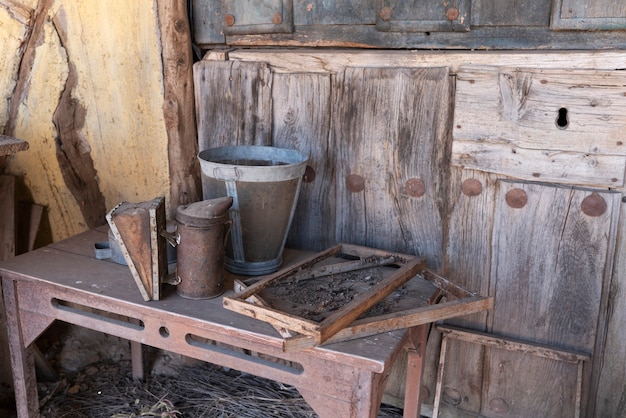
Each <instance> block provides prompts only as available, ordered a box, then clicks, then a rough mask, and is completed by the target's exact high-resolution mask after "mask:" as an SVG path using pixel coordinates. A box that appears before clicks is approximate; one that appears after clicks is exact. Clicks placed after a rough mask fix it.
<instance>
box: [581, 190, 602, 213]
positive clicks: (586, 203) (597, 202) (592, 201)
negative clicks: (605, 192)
mask: <svg viewBox="0 0 626 418" xmlns="http://www.w3.org/2000/svg"><path fill="white" fill-rule="evenodd" d="M580 209H581V210H582V211H583V213H584V214H585V215H587V216H600V215H602V214H603V213H604V212H606V201H605V200H604V199H603V198H602V196H600V195H599V194H598V193H591V194H590V195H589V196H587V197H585V198H584V199H583V201H582V203H581V204H580Z"/></svg>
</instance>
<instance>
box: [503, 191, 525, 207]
mask: <svg viewBox="0 0 626 418" xmlns="http://www.w3.org/2000/svg"><path fill="white" fill-rule="evenodd" d="M506 203H507V205H509V206H510V207H512V208H514V209H520V208H523V207H524V206H526V203H528V196H527V195H526V192H525V191H524V190H522V189H512V190H509V191H508V192H507V193H506Z"/></svg>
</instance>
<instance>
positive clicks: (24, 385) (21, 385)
mask: <svg viewBox="0 0 626 418" xmlns="http://www.w3.org/2000/svg"><path fill="white" fill-rule="evenodd" d="M14 286H15V282H14V281H13V280H10V279H2V293H3V297H4V309H5V311H6V320H7V328H8V331H9V350H10V352H11V371H12V372H13V390H14V392H15V405H16V407H17V416H18V417H19V418H28V417H37V416H39V397H38V394H37V377H36V374H35V353H34V350H33V348H32V347H24V345H23V343H22V341H24V339H23V338H22V326H21V324H20V316H19V315H20V314H19V309H18V301H17V295H16V291H15V287H14Z"/></svg>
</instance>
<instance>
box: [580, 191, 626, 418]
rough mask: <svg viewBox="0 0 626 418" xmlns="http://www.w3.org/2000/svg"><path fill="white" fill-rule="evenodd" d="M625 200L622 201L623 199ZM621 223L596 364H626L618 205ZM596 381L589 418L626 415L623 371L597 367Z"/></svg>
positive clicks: (624, 226) (623, 233)
mask: <svg viewBox="0 0 626 418" xmlns="http://www.w3.org/2000/svg"><path fill="white" fill-rule="evenodd" d="M622 199H624V197H622ZM619 217H620V223H619V230H618V232H617V246H616V250H615V256H616V258H615V262H614V263H613V266H614V267H613V268H614V270H613V277H612V280H611V287H610V291H609V294H608V297H609V298H610V303H611V305H610V307H611V309H610V310H609V312H608V313H607V324H606V339H605V345H604V346H602V347H598V348H596V350H595V353H596V354H595V356H594V357H595V358H596V359H597V362H598V363H599V364H605V365H610V364H614V365H615V364H626V350H624V330H625V329H626V204H621V205H620V215H619ZM593 375H594V376H593V380H594V381H597V385H595V387H597V390H596V391H595V392H592V394H593V393H595V399H590V402H589V404H590V406H591V405H593V406H594V407H595V410H594V409H593V408H589V409H588V410H587V413H588V416H598V417H619V416H624V415H626V405H625V404H624V402H622V401H621V400H623V399H626V386H625V385H624V382H626V369H625V368H624V367H601V368H600V367H599V368H596V370H594V373H593Z"/></svg>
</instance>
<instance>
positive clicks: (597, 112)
mask: <svg viewBox="0 0 626 418" xmlns="http://www.w3.org/2000/svg"><path fill="white" fill-rule="evenodd" d="M370 54H371V56H370ZM212 56H214V57H216V56H217V57H222V58H226V54H222V55H220V54H212ZM387 58H389V59H387ZM497 58H498V59H495V61H498V60H500V61H501V62H502V63H504V64H507V63H512V62H516V63H522V64H523V66H525V67H526V68H529V71H527V72H519V71H518V72H513V73H511V69H506V68H504V67H501V68H500V69H497V68H495V67H490V68H483V69H484V71H482V70H481V69H480V68H469V69H468V70H465V69H464V68H462V64H463V63H467V62H470V61H472V60H474V61H476V62H477V63H479V64H484V63H485V62H487V61H494V58H493V57H492V58H489V57H487V56H483V55H481V54H478V55H475V54H473V55H467V56H464V55H463V54H459V55H455V54H443V55H442V56H440V57H439V59H438V60H437V59H435V57H433V56H430V55H429V54H424V55H419V56H413V55H411V54H401V53H397V52H393V53H381V54H376V53H367V52H363V53H359V54H350V53H347V54H338V53H333V52H324V51H322V52H319V53H313V54H311V53H307V52H303V53H298V52H294V51H290V52H286V53H284V54H281V53H272V52H267V51H266V53H264V54H259V53H258V52H257V51H249V52H239V51H234V52H231V53H230V59H231V61H225V62H223V61H202V62H200V63H197V64H196V65H195V68H194V74H195V79H196V83H197V85H196V103H198V104H199V106H198V108H199V109H198V124H199V133H200V139H199V141H200V144H201V148H203V147H205V148H206V147H211V146H219V145H225V144H271V145H274V146H283V147H288V148H297V149H300V150H303V151H305V152H307V153H309V155H310V161H309V167H308V168H307V175H305V182H304V183H303V189H302V194H301V197H300V202H299V206H298V210H297V213H296V217H295V219H294V224H293V228H292V231H291V233H290V238H289V245H291V246H294V247H299V248H309V249H316V250H319V249H322V248H326V247H327V246H329V245H331V244H333V243H335V242H338V241H345V242H353V243H358V244H363V245H369V246H375V247H380V248H387V249H393V250H397V251H406V252H411V253H415V254H419V255H423V256H426V257H427V258H428V260H429V263H430V264H431V265H432V266H435V267H436V268H437V269H439V270H440V271H441V272H442V273H443V274H444V275H446V276H447V277H450V278H451V279H453V280H454V281H455V282H457V283H459V284H462V285H464V286H466V287H468V288H470V289H472V290H474V291H477V292H479V293H481V294H490V295H494V296H496V299H497V300H496V307H495V309H494V311H493V312H490V313H481V314H475V315H471V316H468V317H463V318H457V319H455V320H452V321H449V322H450V323H453V324H455V325H460V326H463V327H467V328H471V329H475V330H479V331H487V332H496V333H501V334H503V335H506V336H512V337H517V338H522V339H527V340H529V341H530V342H539V343H549V344H553V345H556V346H559V347H563V348H566V349H570V350H579V351H583V352H586V353H592V354H593V353H595V354H594V355H593V358H592V362H590V363H588V364H586V365H585V369H584V370H585V372H584V398H583V401H584V404H583V405H584V409H583V411H582V416H596V411H602V413H603V414H605V416H616V415H612V414H616V413H617V414H619V413H620V412H619V411H622V412H623V411H624V407H623V405H622V403H623V402H622V403H620V401H618V400H614V401H609V399H613V395H614V394H613V391H612V389H609V388H608V387H607V385H606V383H609V382H610V383H611V384H612V385H614V386H613V387H615V385H617V387H626V384H625V383H624V382H625V380H624V379H625V376H624V373H623V372H616V371H615V370H612V371H611V372H610V373H609V372H608V371H607V370H608V369H609V367H607V366H606V363H607V362H613V361H623V359H624V355H623V346H624V341H623V337H620V336H619V331H618V330H619V329H620V328H619V326H620V324H621V322H620V321H621V320H620V319H618V318H616V313H615V312H614V311H613V309H617V311H618V312H623V311H624V310H626V308H624V307H623V306H622V304H620V302H619V300H618V299H616V298H617V297H618V295H620V294H622V293H623V285H620V283H621V282H623V279H622V278H620V277H619V273H615V276H612V274H613V259H614V254H615V246H616V243H618V242H619V240H620V237H621V236H622V235H623V233H622V234H621V235H618V234H617V226H618V221H619V219H620V216H619V215H620V208H619V204H620V201H621V200H620V199H621V193H619V192H613V191H609V190H607V188H611V187H618V188H621V187H622V186H623V167H622V170H621V171H619V172H615V173H613V175H611V172H612V171H615V170H614V168H607V166H606V165H605V164H595V165H594V164H587V165H585V167H584V170H586V171H585V172H584V173H583V174H582V175H583V177H580V178H581V179H582V184H586V185H588V186H585V187H581V186H573V185H571V184H568V182H570V181H575V182H576V181H578V180H572V178H573V177H570V178H567V176H565V177H561V178H559V177H558V176H553V177H550V178H549V180H550V181H551V183H539V182H537V181H536V180H537V177H536V176H533V172H534V171H533V170H532V169H528V168H524V167H522V168H521V170H520V168H519V167H515V170H516V171H513V172H512V173H513V174H514V176H510V175H507V167H506V166H502V167H500V168H498V169H497V170H495V169H490V168H489V165H488V164H484V163H478V164H475V165H472V166H469V167H464V166H463V165H462V161H460V160H457V161H455V160H454V158H455V157H454V156H455V155H457V156H459V155H460V152H459V153H457V154H455V151H454V146H456V145H454V143H455V141H456V136H455V137H453V135H452V131H453V129H454V130H455V132H458V133H459V135H458V138H459V141H461V140H466V139H467V138H468V137H467V136H463V135H461V131H462V129H461V127H462V128H463V129H467V128H469V129H472V130H474V131H475V132H479V131H480V129H483V131H482V133H480V134H477V136H476V138H474V139H471V140H472V141H475V142H476V143H478V144H479V145H480V139H481V138H492V139H491V140H492V141H493V142H494V143H496V144H497V143H505V142H506V141H509V142H510V141H513V142H515V141H518V142H517V143H516V144H515V146H516V147H519V149H521V150H522V151H523V150H524V148H528V149H532V148H533V147H536V144H535V145H533V146H530V147H529V146H528V143H529V142H528V141H529V140H528V139H527V137H532V135H534V134H529V133H527V132H529V130H532V129H539V130H540V131H541V130H542V129H543V130H544V135H543V136H542V138H543V140H545V141H548V142H549V141H550V138H552V135H551V133H549V132H548V129H558V128H556V127H555V122H554V118H553V115H554V113H553V109H552V107H553V106H554V105H555V104H554V103H552V102H550V100H563V98H564V97H565V98H567V97H574V98H573V99H572V101H571V103H570V102H569V101H567V104H568V105H570V104H571V105H572V107H570V109H573V110H574V114H575V115H576V117H577V118H578V119H575V120H573V124H572V125H571V126H570V128H575V129H572V130H571V132H572V135H574V136H576V137H577V138H582V139H581V141H582V142H583V145H582V146H583V148H587V149H588V151H587V154H586V155H587V157H589V156H592V157H593V158H596V157H597V160H598V161H599V160H601V159H602V158H605V156H606V158H607V159H609V160H611V159H612V160H611V161H617V165H620V164H622V165H623V164H624V163H623V161H624V155H623V151H622V143H620V141H621V139H619V135H616V134H615V133H614V132H618V131H619V129H620V127H622V125H623V124H624V121H623V116H620V115H621V113H619V112H617V113H615V111H614V109H613V107H612V106H614V105H615V103H614V102H613V101H611V100H607V101H595V102H594V99H596V98H597V97H596V96H598V97H600V98H602V97H604V98H606V97H612V96H611V95H613V94H614V93H618V92H616V91H614V90H612V89H617V90H619V92H620V93H619V94H622V93H623V91H622V86H623V85H624V84H623V81H622V80H621V78H622V76H621V74H618V73H614V72H608V73H602V74H600V73H593V72H586V71H581V72H579V73H575V72H566V73H565V74H562V73H559V72H558V71H556V70H555V71H543V70H542V71H536V70H532V68H533V65H535V66H537V65H538V66H539V67H548V68H550V67H559V66H562V65H564V64H563V63H564V62H565V61H563V59H564V57H563V56H546V57H544V58H542V59H540V60H537V55H534V54H527V55H524V54H517V55H515V56H511V55H509V54H501V55H498V57H497ZM483 60H484V61H483ZM441 62H447V63H449V65H444V66H441V65H435V64H436V63H441ZM537 62H539V64H537ZM570 62H571V58H570ZM533 63H534V64H533ZM244 64H248V65H244ZM368 64H369V65H368ZM614 65H615V64H614V57H612V54H611V53H599V54H584V53H583V54H581V60H580V61H578V60H577V61H575V62H574V63H572V65H571V66H572V67H585V66H589V67H594V68H600V69H606V70H610V69H611V68H612V66H614ZM481 71H482V72H481ZM459 73H461V74H465V75H463V76H462V77H459ZM469 74H472V75H471V76H469ZM511 74H513V77H512V78H511ZM525 74H527V75H525ZM583 76H584V77H583ZM596 76H597V77H598V78H596V79H595V80H596V81H597V82H596V81H593V82H591V83H589V84H591V86H587V87H586V88H584V89H583V88H581V89H580V90H576V89H575V88H574V90H575V91H572V90H571V89H570V88H569V87H567V85H568V83H569V80H568V77H569V78H571V79H572V80H577V77H583V78H584V79H585V80H587V81H589V80H594V77H596ZM481 77H482V78H481ZM529 77H530V78H529ZM482 79H485V80H495V81H496V90H494V94H496V97H495V98H494V97H487V98H484V99H481V96H480V94H477V95H476V96H475V97H474V98H470V96H468V95H467V92H468V91H470V90H463V92H461V94H460V95H459V88H460V87H459V80H461V82H466V83H467V86H468V88H472V89H476V85H475V83H476V81H475V80H482ZM544 79H545V80H548V81H549V80H552V81H553V82H554V84H557V85H558V83H557V82H556V81H558V80H559V79H562V80H567V81H566V82H564V83H563V86H564V87H563V88H567V89H569V90H570V91H569V92H568V94H564V95H561V94H560V93H559V91H560V88H559V87H558V86H557V87H555V86H554V85H553V83H552V82H550V81H549V84H550V85H549V87H550V88H552V89H556V90H555V91H554V92H551V93H549V94H548V93H546V91H545V90H544V89H541V86H542V85H543V86H545V84H546V83H543V84H542V83H541V81H542V80H544ZM472 80H474V83H472V82H471V81H472ZM525 80H526V82H528V81H529V80H531V83H530V85H531V86H532V88H525V87H524V85H525V84H524V82H525ZM599 80H604V82H603V83H600V82H599ZM579 81H580V80H579ZM574 84H576V83H574ZM579 84H580V83H579ZM583 84H584V83H583ZM594 84H601V86H602V87H598V88H594V87H593V85H594ZM581 85H582V84H581ZM507 86H509V87H510V88H509V89H508V90H507V89H506V87H507ZM526 86H527V87H528V85H526ZM570 87H571V86H570ZM489 88H491V87H489ZM489 88H487V89H485V91H487V93H486V94H488V92H489ZM503 89H504V90H503ZM605 89H608V90H605ZM266 90H267V91H266ZM475 91H477V90H475ZM516 91H517V93H516V94H518V95H517V96H515V95H514V94H513V93H515V92H516ZM548 91H550V90H549V89H548ZM507 92H508V93H509V96H508V97H510V98H511V99H514V100H518V101H520V100H521V101H520V102H519V103H522V102H524V106H522V107H519V106H518V107H517V108H518V109H522V111H525V112H530V114H532V115H535V116H534V118H535V121H534V122H533V118H531V119H528V115H526V116H524V115H522V117H517V118H512V117H510V116H511V115H512V114H511V112H509V113H506V112H505V111H502V110H501V109H500V108H498V106H500V105H502V103H510V104H513V103H512V102H510V101H509V102H507V101H504V102H502V100H501V98H502V96H501V95H502V94H506V93H507ZM572 95H574V96H572ZM463 97H465V99H462V100H461V102H459V101H458V100H457V98H463ZM515 97H516V98H515ZM616 97H617V96H616ZM215 99H219V100H218V102H215ZM485 100H486V102H485ZM491 100H495V102H494V103H492V104H490V105H488V106H487V105H485V104H486V103H487V102H489V101H491ZM617 100H618V101H619V100H622V99H620V98H618V99H617ZM459 103H461V104H459ZM205 105H206V106H207V107H206V108H205V107H204V106H205ZM453 105H455V108H454V109H453V108H452V107H453ZM514 107H515V106H513V108H514ZM618 107H619V106H618ZM546 108H549V109H551V110H550V111H551V112H552V113H550V115H548V117H547V118H542V117H541V115H540V114H539V113H537V112H540V111H541V110H542V109H546ZM466 110H469V111H471V112H474V114H473V116H469V115H470V113H468V114H465V116H463V113H462V112H464V111H466ZM459 112H461V113H459ZM607 112H608V113H607ZM502 115H504V116H505V117H506V115H509V118H508V119H506V118H505V119H504V121H505V122H506V123H507V124H508V125H507V126H508V128H507V129H503V128H497V127H496V128H494V126H495V125H494V124H493V123H494V121H497V120H499V119H498V118H500V117H502ZM516 115H518V116H520V114H519V113H516ZM581 115H582V116H581ZM603 115H604V116H603ZM607 115H610V116H607ZM457 116H458V117H463V118H465V120H464V122H463V125H461V127H459V126H457V123H456V122H457V119H456V118H457ZM453 118H454V121H455V122H454V123H453ZM603 118H604V119H603ZM598 120H601V121H602V122H598ZM585 121H587V122H585ZM590 121H591V122H590ZM548 123H549V127H548V126H547V125H546V127H542V126H541V124H548ZM468 124H469V125H468ZM529 124H530V125H532V124H538V125H539V127H538V128H533V127H532V126H531V127H529V126H528V125H529ZM603 124H604V125H603ZM459 125H460V124H459ZM589 126H595V127H594V128H593V133H591V132H589V129H590V128H589ZM485 129H486V130H485ZM568 129H569V128H568ZM580 129H582V130H583V132H581V131H580ZM585 129H587V131H584V130H585ZM509 133H510V135H509ZM558 134H559V135H561V137H560V138H561V139H559V141H557V142H556V143H555V142H550V143H549V144H548V145H547V147H548V148H550V147H554V146H560V147H561V148H559V150H558V151H554V152H560V153H564V154H567V153H568V152H569V151H570V149H569V148H568V147H567V145H566V143H567V140H568V136H567V133H562V132H558ZM507 135H509V136H507ZM515 135H518V136H517V137H516V136H515ZM519 135H522V136H523V140H521V141H520V140H519V139H516V138H520V137H519ZM531 139H532V138H531ZM532 140H535V141H536V138H535V139H532ZM575 142H576V143H577V147H578V148H580V147H581V145H580V144H579V143H578V142H580V141H578V140H575ZM538 144H539V146H540V145H541V140H540V141H539V142H538ZM563 144H565V145H563ZM578 148H576V150H575V152H578V153H579V154H578V155H583V157H584V155H585V153H584V150H578ZM458 149H460V148H457V150H458ZM476 155H478V156H480V152H478V151H477V152H476ZM572 155H576V154H572ZM530 160H532V158H529V159H523V160H522V161H523V162H526V161H530ZM588 160H589V158H587V160H585V158H582V157H580V158H579V157H575V158H572V159H571V162H570V163H568V164H569V165H570V166H569V167H568V170H570V171H571V172H574V171H575V170H576V164H580V161H583V162H586V161H588ZM453 163H454V164H453ZM524 170H526V171H524ZM600 173H602V175H597V174H600ZM515 177H517V178H515ZM576 178H578V177H576ZM540 179H541V178H540ZM557 183H561V184H557ZM510 192H511V193H510ZM522 201H525V202H524V204H523V205H521V202H522ZM516 205H518V206H519V207H514V206H516ZM622 211H623V209H622ZM622 217H623V215H622ZM622 229H623V226H622ZM622 246H623V244H621V246H620V247H619V248H622ZM620 260H621V262H623V255H622V256H618V258H617V260H616V261H617V263H616V264H619V262H620ZM616 271H618V272H619V271H621V270H619V268H618V269H617V270H616ZM612 277H613V280H612V281H611V279H612ZM526 298H528V299H526ZM622 316H623V315H622ZM439 338H440V337H439V336H438V335H437V333H436V332H432V333H431V336H430V339H429V345H428V348H427V359H426V370H425V380H424V387H423V388H422V396H423V398H424V401H425V403H426V405H429V404H430V405H432V402H433V400H434V392H435V391H434V389H435V383H436V380H435V378H436V363H437V359H438V356H439V341H440V339H439ZM604 341H607V346H606V347H607V348H608V351H606V352H605V351H604V350H605V346H604ZM526 357H529V356H526ZM526 357H524V356H522V355H520V354H519V353H510V352H504V351H503V350H496V349H490V348H485V347H483V346H480V345H470V344H467V343H463V342H460V341H451V342H450V344H449V351H448V357H447V360H446V365H447V366H446V373H445V375H444V382H443V383H444V385H443V395H444V396H443V397H442V401H443V402H442V409H441V411H440V412H441V416H450V417H452V416H466V415H467V414H472V413H474V414H482V415H483V416H510V417H512V416H568V415H573V412H574V404H573V396H575V387H576V378H577V376H576V370H575V367H573V368H572V366H571V365H563V364H560V363H558V362H557V361H555V360H546V359H536V358H532V356H530V358H529V359H527V358H526ZM402 369H403V368H402V367H399V368H397V369H396V370H395V371H394V374H395V375H402V373H403V370H402ZM537 380H539V381H548V382H550V384H551V385H552V386H551V388H550V390H543V389H539V385H535V384H534V383H533V384H529V382H535V381H537ZM400 381H401V379H394V378H393V376H392V379H390V383H389V387H388V390H387V397H386V399H387V401H392V402H393V401H394V400H397V398H401V397H402V395H403V392H402V389H403V387H402V384H401V383H399V382H400ZM620 385H621V386H620ZM528 386H530V387H531V389H529V388H528ZM621 393H625V392H624V391H622V392H621ZM622 398H623V396H622ZM520 405H523V406H524V408H525V409H524V410H523V411H522V410H520V409H519V408H520ZM555 405H561V407H556V406H555ZM555 408H556V409H555ZM559 408H560V409H559ZM557 409H558V411H557ZM423 412H426V413H427V412H428V406H426V408H425V409H424V410H423ZM546 414H547V415H546Z"/></svg>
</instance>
